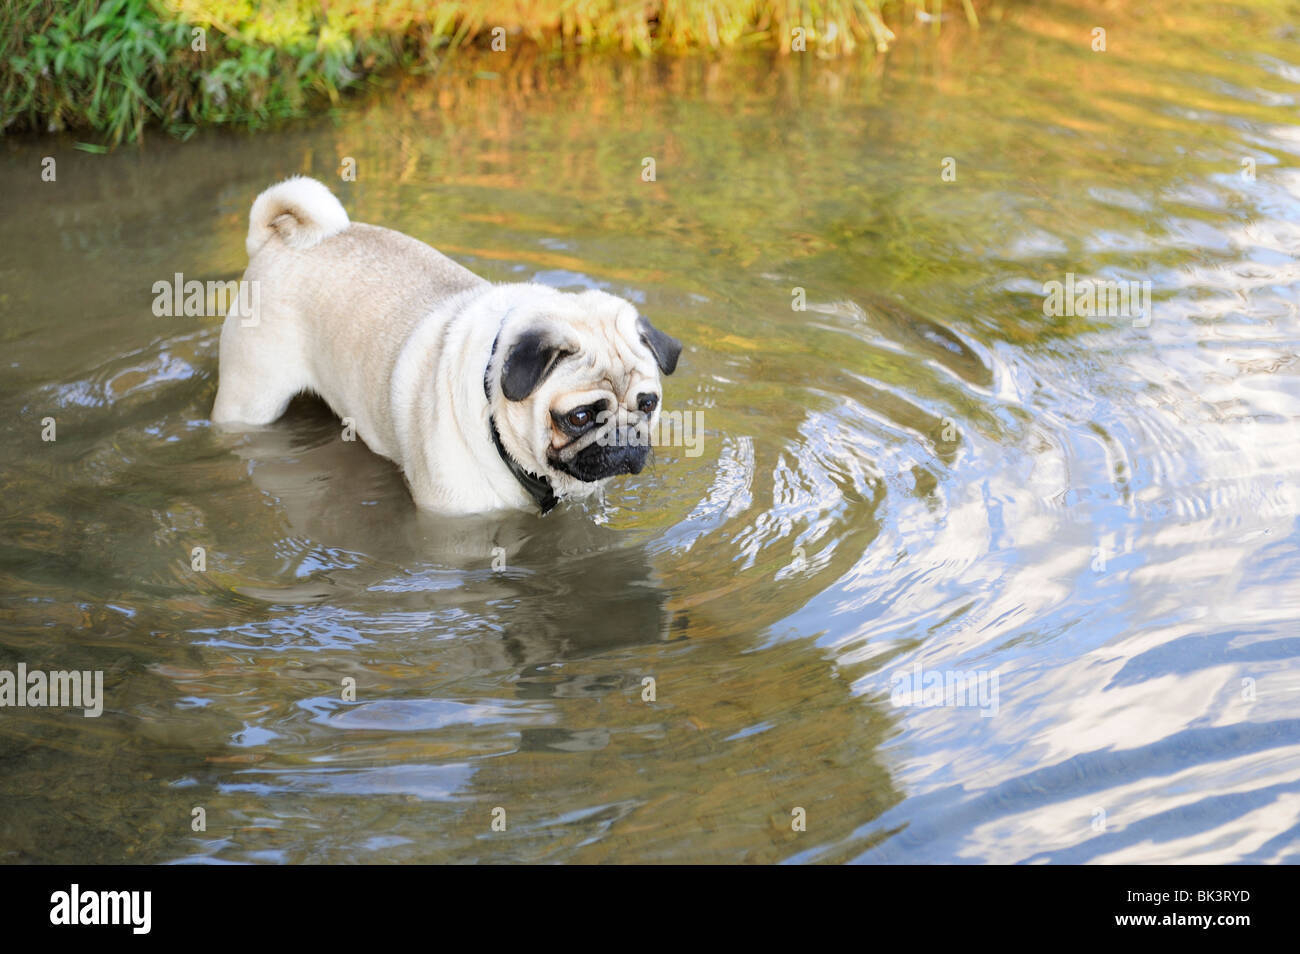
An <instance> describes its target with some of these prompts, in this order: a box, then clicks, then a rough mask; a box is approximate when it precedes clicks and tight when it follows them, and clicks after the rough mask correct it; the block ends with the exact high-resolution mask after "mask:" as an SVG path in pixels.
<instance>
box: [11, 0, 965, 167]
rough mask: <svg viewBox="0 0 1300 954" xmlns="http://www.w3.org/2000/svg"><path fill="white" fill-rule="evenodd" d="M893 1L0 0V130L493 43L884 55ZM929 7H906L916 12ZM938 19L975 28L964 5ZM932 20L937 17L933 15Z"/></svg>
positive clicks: (102, 128)
mask: <svg viewBox="0 0 1300 954" xmlns="http://www.w3.org/2000/svg"><path fill="white" fill-rule="evenodd" d="M918 8H922V9H924V10H929V11H931V12H934V13H938V12H941V11H942V9H943V2H942V0H930V2H929V3H928V4H915V3H900V2H894V0H642V2H636V0H633V2H628V0H514V2H513V3H502V2H500V0H497V2H495V3H492V2H484V0H470V2H458V3H422V2H418V0H347V2H329V0H315V2H309V0H264V2H260V3H259V2H257V0H9V2H7V3H5V4H3V5H2V6H0V129H3V130H4V131H26V130H49V131H57V130H61V129H73V130H78V131H85V132H87V133H88V135H89V137H90V138H93V139H95V140H97V141H100V142H107V143H117V142H121V141H123V140H132V139H135V138H138V137H139V136H140V135H141V134H142V133H143V131H144V129H145V127H146V126H151V125H157V126H161V127H162V128H164V129H166V130H168V131H169V132H171V133H173V134H179V135H184V134H186V133H187V132H188V131H190V130H192V129H194V128H195V127H196V126H198V125H201V124H207V123H238V124H245V125H256V124H259V123H262V122H266V121H268V120H270V119H273V118H278V117H284V116H292V115H297V114H300V113H302V112H305V111H306V110H308V109H310V108H313V107H315V106H318V105H320V104H323V103H329V102H332V101H337V99H338V98H339V96H340V94H341V93H343V92H344V91H346V90H348V89H351V88H353V87H356V86H357V85H359V84H362V83H365V82H366V81H367V79H368V78H370V77H373V76H376V75H379V74H382V73H385V72H389V71H394V70H406V71H420V70H428V69H432V68H436V66H437V65H438V63H439V62H441V60H442V58H444V57H446V56H448V55H451V54H452V53H453V52H454V51H455V50H457V49H460V48H463V47H466V46H473V47H478V48H481V49H483V50H486V51H500V48H501V47H502V46H504V47H505V53H507V54H508V53H509V52H510V51H511V50H514V49H516V48H517V47H518V46H519V45H521V44H532V45H536V46H538V47H541V48H542V49H544V50H573V49H621V50H624V51H627V52H630V53H634V54H641V55H650V54H654V53H659V52H679V51H685V50H692V49H707V48H724V47H761V48H768V49H772V50H779V51H783V52H786V53H790V52H796V53H807V54H810V55H811V54H816V55H821V56H837V55H843V54H847V53H850V52H852V51H854V50H855V49H858V48H860V47H862V46H864V45H865V46H867V47H874V48H876V49H880V50H883V49H886V48H887V47H888V45H889V43H890V42H891V41H892V40H893V39H894V33H893V31H892V30H891V28H890V26H889V25H888V23H891V22H892V23H894V24H895V25H897V24H898V23H899V22H909V23H910V22H914V21H915V20H916V19H917V16H916V14H917V10H918ZM928 15H930V14H927V13H924V12H923V13H922V16H923V17H925V16H928ZM946 19H947V20H948V21H949V22H950V23H951V22H952V21H960V22H969V23H970V24H971V25H975V24H977V22H978V21H977V19H976V13H975V9H974V7H973V6H972V0H949V2H948V11H947V15H946ZM933 22H934V25H935V27H938V25H939V20H938V19H935V20H933Z"/></svg>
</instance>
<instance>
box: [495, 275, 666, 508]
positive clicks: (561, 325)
mask: <svg viewBox="0 0 1300 954" xmlns="http://www.w3.org/2000/svg"><path fill="white" fill-rule="evenodd" d="M534 289H535V291H534ZM529 291H530V293H529V294H528V295H527V297H526V298H524V296H521V298H523V300H522V301H521V303H520V304H518V305H516V306H515V307H514V308H513V309H512V311H511V313H510V314H509V316H508V317H507V319H506V320H505V322H504V323H503V325H502V328H501V333H500V336H499V337H498V338H497V346H496V351H495V353H494V354H493V356H492V361H491V363H490V364H489V366H488V384H489V387H488V395H489V406H490V409H491V412H492V415H493V418H494V420H495V421H496V426H497V429H498V431H499V433H500V436H501V443H502V445H503V446H504V447H505V449H506V452H507V453H508V454H510V456H511V457H512V458H513V459H514V460H515V462H516V463H518V464H519V465H520V466H521V467H522V468H523V469H524V470H526V471H528V472H530V473H532V474H535V475H537V476H538V477H545V478H547V479H548V480H549V481H550V483H551V486H552V488H553V489H554V492H555V494H556V496H558V497H580V496H586V495H587V494H590V493H592V492H594V491H595V490H597V489H598V488H599V487H600V486H602V485H603V483H604V482H605V481H607V480H608V479H609V478H611V477H615V476H617V475H619V474H637V473H640V472H641V469H642V468H643V467H644V466H645V463H646V459H647V457H648V456H649V453H650V436H651V434H652V433H653V432H654V430H655V428H656V427H657V424H658V419H659V410H660V406H661V405H662V403H663V388H662V386H661V384H660V374H661V373H662V374H665V375H667V374H672V373H673V370H674V369H675V368H676V367H677V358H678V355H680V354H681V350H682V346H681V343H680V342H678V341H677V340H676V339H674V338H671V337H669V336H668V335H666V334H664V333H663V332H662V331H660V330H658V329H657V328H655V327H654V326H653V325H651V324H650V322H649V321H647V320H646V319H645V318H643V317H641V316H640V315H638V314H637V310H636V308H635V307H633V306H632V304H631V303H630V302H627V301H625V300H624V299H622V298H618V297H615V296H614V295H609V294H606V293H605V292H600V291H587V292H581V293H578V294H573V293H567V292H559V291H556V290H554V289H549V288H543V287H541V286H529Z"/></svg>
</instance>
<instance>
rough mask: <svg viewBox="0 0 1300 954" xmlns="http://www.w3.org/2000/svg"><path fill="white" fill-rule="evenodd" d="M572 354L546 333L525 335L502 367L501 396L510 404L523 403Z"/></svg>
mask: <svg viewBox="0 0 1300 954" xmlns="http://www.w3.org/2000/svg"><path fill="white" fill-rule="evenodd" d="M571 354H573V349H572V348H567V347H565V346H564V345H563V344H561V343H560V342H557V341H555V340H554V339H553V338H551V337H550V336H548V335H547V334H546V332H544V331H525V332H524V333H523V334H521V335H520V336H519V337H518V338H517V339H515V343H514V344H512V345H511V346H510V351H509V353H507V354H506V359H505V361H504V362H502V364H501V393H502V394H504V395H505V396H506V399H507V400H510V401H522V400H523V399H524V398H526V397H528V395H530V394H532V393H533V392H534V391H536V390H537V386H538V385H539V384H541V383H542V382H543V381H544V380H546V376H547V375H548V374H550V373H551V370H552V369H553V368H554V367H555V363H556V362H557V361H559V360H560V359H561V358H564V357H567V356H568V355H571Z"/></svg>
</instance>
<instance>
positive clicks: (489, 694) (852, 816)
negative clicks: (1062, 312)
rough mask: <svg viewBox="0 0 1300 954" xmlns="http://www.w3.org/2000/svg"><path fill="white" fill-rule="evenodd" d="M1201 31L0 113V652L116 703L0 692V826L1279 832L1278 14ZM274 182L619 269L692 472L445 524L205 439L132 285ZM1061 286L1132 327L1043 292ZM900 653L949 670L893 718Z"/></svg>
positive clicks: (495, 836) (368, 857) (1293, 321)
mask: <svg viewBox="0 0 1300 954" xmlns="http://www.w3.org/2000/svg"><path fill="white" fill-rule="evenodd" d="M1213 9H1214V8H1211V7H1209V6H1203V5H1200V4H1198V3H1191V4H1184V5H1180V7H1179V9H1178V10H1177V11H1169V10H1161V11H1159V12H1154V13H1149V14H1145V15H1143V14H1139V13H1133V12H1115V11H1111V12H1109V13H1108V14H1107V17H1108V20H1107V23H1108V39H1109V42H1108V50H1107V51H1106V52H1105V53H1094V52H1093V51H1092V50H1091V49H1090V48H1089V31H1090V29H1091V27H1092V26H1093V23H1092V22H1091V20H1090V19H1089V17H1088V15H1087V14H1086V13H1082V12H1072V11H1070V10H1068V9H1065V8H1060V7H1055V6H1047V7H1038V8H1036V9H1033V10H1025V9H1020V8H1018V7H1013V8H1011V9H1010V10H1009V11H1008V12H1007V14H1006V16H1005V18H1004V19H1003V21H1002V22H1001V23H1000V24H987V25H986V29H985V30H984V31H982V33H981V34H980V35H979V37H978V38H975V39H971V38H970V37H969V36H968V35H967V34H966V31H965V29H964V28H962V29H951V30H948V29H945V31H944V32H943V33H942V34H941V35H940V37H939V38H938V39H937V40H934V39H932V38H931V37H930V36H929V34H928V33H925V32H921V33H916V32H912V33H909V34H907V35H905V36H904V38H903V40H902V42H901V43H900V44H899V46H898V48H897V49H896V50H895V51H894V52H893V53H892V54H891V56H890V58H889V59H888V60H886V61H883V62H875V61H871V60H864V61H862V62H858V63H840V62H826V61H823V60H820V59H817V58H816V57H814V56H812V55H808V56H805V57H802V58H793V59H791V60H788V61H775V60H768V59H766V58H763V57H752V58H751V57H746V56H733V57H727V58H724V59H721V60H714V59H686V60H681V61H665V62H657V63H649V64H647V63H640V62H628V61H623V60H609V59H600V58H587V59H576V60H574V61H570V62H553V61H548V60H544V59H537V58H534V57H532V56H530V55H528V54H522V55H520V57H519V58H518V59H517V60H516V61H514V62H512V63H510V64H508V65H507V64H505V63H504V61H503V60H492V61H490V62H489V64H488V65H487V66H482V65H481V64H472V65H469V66H467V67H466V68H465V69H463V70H462V71H460V72H458V73H457V74H456V75H453V76H448V77H444V78H442V79H440V80H436V81H434V82H428V81H424V82H420V83H411V84H408V85H406V86H404V87H403V88H402V89H401V90H400V93H399V95H395V96H391V97H388V98H384V97H376V98H375V99H373V100H366V101H360V102H355V103H353V104H350V105H349V106H348V107H347V108H346V109H344V110H343V111H342V112H341V113H340V114H338V115H337V116H334V117H330V118H327V119H323V120H318V121H312V122H308V123H299V124H295V125H290V126H287V127H284V128H280V129H276V130H272V131H266V132H261V133H257V134H252V135H246V134H241V133H231V132H222V131H217V132H205V133H201V134H199V135H198V136H196V137H195V138H194V139H192V140H191V141H189V142H187V143H176V142H171V141H164V140H162V139H161V138H158V137H154V138H152V139H150V140H149V141H148V142H147V143H146V145H145V147H144V148H142V149H122V150H120V151H118V152H116V153H114V154H112V155H109V156H94V155H88V154H86V153H84V152H80V151H77V150H75V149H74V148H73V147H72V141H71V140H66V141H65V140H54V139H41V140H13V139H10V140H9V141H7V142H6V143H5V144H4V147H3V153H2V156H3V158H2V159H0V162H2V163H3V180H2V182H0V196H2V201H3V208H4V222H5V229H4V234H5V240H4V243H3V247H2V250H0V279H2V281H0V289H3V290H2V291H0V314H3V324H2V328H3V337H4V367H5V374H4V378H3V390H2V391H0V437H2V440H0V444H2V446H3V447H4V449H5V450H4V468H3V483H2V484H0V489H2V490H3V493H2V494H0V499H2V501H3V503H0V515H2V532H0V541H2V544H0V546H2V549H0V581H2V583H0V594H2V595H3V616H2V617H0V618H2V619H3V626H2V627H0V668H9V669H13V668H14V667H15V666H16V665H17V663H19V662H23V663H25V664H26V665H27V666H28V667H29V668H32V669H47V670H48V669H69V668H74V667H75V668H78V669H90V670H94V669H99V670H102V671H103V672H104V681H105V690H104V691H105V711H104V714H103V715H102V716H101V717H100V718H98V719H87V718H83V717H82V715H81V713H80V711H79V710H73V711H68V710H64V709H30V708H25V709H5V710H3V712H0V764H2V765H3V771H0V804H2V805H3V811H0V859H3V860H4V861H6V862H20V861H92V862H105V861H144V862H176V861H188V862H194V861H207V862H215V861H224V862H230V861H235V862H346V861H362V862H374V861H471V860H472V861H505V860H512V861H545V862H553V861H570V862H601V861H610V860H620V861H623V860H638V861H652V862H654V861H750V862H772V861H800V862H802V861H846V860H860V861H867V862H940V861H941V862H974V861H991V862H1025V861H1030V862H1042V861H1054V862H1164V861H1197V862H1226V861H1296V860H1297V859H1300V854H1297V843H1298V842H1300V828H1298V827H1297V816H1298V815H1300V715H1298V713H1297V703H1298V702H1300V673H1297V671H1296V662H1297V659H1300V638H1297V635H1296V619H1297V610H1298V609H1300V586H1297V582H1296V581H1297V579H1298V578H1300V538H1298V536H1297V522H1296V517H1297V514H1300V484H1298V482H1297V478H1298V477H1300V442H1298V441H1297V439H1296V433H1297V432H1296V425H1297V422H1298V421H1300V377H1298V376H1297V373H1298V372H1300V359H1298V358H1297V355H1298V353H1300V351H1298V346H1300V317H1298V315H1297V309H1296V286H1297V282H1300V265H1298V264H1297V260H1296V250H1297V248H1300V132H1298V131H1297V129H1298V127H1297V125H1296V122H1295V120H1296V105H1297V98H1298V97H1300V48H1298V47H1297V45H1296V43H1297V39H1298V37H1297V34H1296V31H1295V30H1294V28H1293V27H1290V26H1288V25H1286V24H1285V22H1284V21H1283V19H1282V18H1281V17H1280V15H1279V16H1278V17H1277V18H1276V19H1275V18H1273V17H1272V15H1271V14H1269V13H1267V12H1264V13H1259V12H1253V13H1246V12H1242V13H1240V14H1239V16H1238V17H1237V19H1236V20H1235V21H1233V23H1232V24H1231V29H1228V28H1227V26H1225V21H1223V20H1222V19H1219V20H1216V19H1214V18H1213V17H1212V16H1211V11H1212V10H1213ZM1218 15H1219V16H1220V17H1222V16H1224V14H1223V13H1222V9H1221V8H1220V12H1219V14H1218ZM1157 41H1158V42H1157ZM47 155H49V156H53V157H54V158H55V159H56V161H57V181H56V182H55V183H42V182H41V181H40V179H39V170H40V161H41V157H43V156H47ZM343 157H351V158H353V159H355V160H356V166H357V181H356V182H355V183H345V182H341V181H340V180H339V178H338V165H339V162H340V161H341V159H342V158H343ZM646 157H651V158H653V159H654V160H655V171H656V181H654V182H644V181H642V179H641V172H642V169H643V163H642V160H643V159H644V158H646ZM945 157H951V158H952V159H954V160H955V163H956V165H955V171H956V178H955V181H944V179H943V176H942V172H943V168H944V165H943V164H944V159H945ZM1243 159H1250V160H1253V165H1254V173H1255V174H1254V178H1253V181H1252V180H1251V179H1250V178H1249V177H1248V175H1247V173H1248V172H1249V171H1250V169H1249V168H1248V167H1246V166H1243V164H1242V160H1243ZM297 172H306V173H311V174H315V175H317V176H319V177H321V178H322V179H326V180H327V181H330V182H331V183H333V184H334V187H335V188H336V189H337V190H338V192H339V193H340V195H341V196H342V197H343V198H344V201H345V203H346V205H347V206H348V208H349V211H350V212H351V214H352V215H353V217H354V218H355V219H357V220H360V221H368V222H374V223H379V224H383V225H387V226H391V227H394V228H398V229H401V230H403V231H406V232H409V233H411V234H413V235H416V236H419V237H421V238H423V239H425V240H427V241H430V242H431V243H433V244H434V245H436V246H437V247H438V248H440V249H442V250H443V251H444V252H447V253H448V254H450V255H452V256H453V257H455V258H457V259H458V260H459V261H461V262H463V263H465V264H466V265H468V266H469V267H470V268H473V269H474V270H476V271H478V272H479V273H481V274H483V275H485V276H487V277H489V278H491V279H493V280H498V281H502V280H523V279H530V280H539V281H543V282H546V283H549V284H552V285H557V286H560V287H564V288H583V287H599V288H605V289H608V290H611V291H613V292H616V293H618V294H622V295H625V296H627V297H629V298H631V299H632V300H634V301H636V302H637V303H638V305H639V307H640V308H641V309H642V311H643V312H644V313H645V314H647V315H648V316H649V317H651V319H652V320H653V321H654V322H655V324H656V325H658V326H659V327H661V328H663V329H664V330H666V331H668V332H670V333H672V334H674V335H676V336H677V337H679V338H680V339H681V340H683V341H684V342H685V343H686V346H687V348H686V352H685V354H684V356H683V360H682V363H681V366H680V369H679V371H678V373H677V374H676V375H674V376H673V377H671V378H668V379H666V393H665V404H666V407H667V408H669V409H677V410H682V411H686V412H690V413H692V414H694V413H695V412H698V413H699V415H700V419H701V420H702V422H703V425H704V440H703V444H702V447H701V453H699V455H698V456H692V455H691V454H690V452H689V449H688V448H684V447H664V448H660V450H659V451H658V453H657V459H656V462H655V465H654V466H653V467H652V468H650V469H648V470H647V471H645V472H644V473H642V474H641V475H639V476H637V477H631V478H624V479H621V480H620V481H619V482H618V483H617V484H616V485H615V487H614V489H613V491H612V492H611V493H610V494H609V496H608V498H607V499H606V500H605V501H604V503H603V504H595V505H592V506H590V507H588V508H583V507H569V508H564V509H562V510H559V511H556V512H555V513H553V514H552V515H550V516H548V517H546V518H538V517H535V516H531V515H517V516H511V517H498V518H494V519H483V520H458V521H448V520H445V519H439V518H436V517H430V516H427V515H421V514H419V513H417V512H416V511H415V510H414V509H413V507H412V505H411V503H410V500H409V498H408V496H407V494H406V491H405V489H404V487H403V484H402V481H401V478H400V476H399V475H398V474H397V473H396V472H395V470H394V469H393V467H392V466H391V465H389V464H388V463H387V462H385V461H383V460H381V459H379V458H377V457H375V456H374V455H372V454H370V453H369V452H368V451H367V450H366V449H365V448H364V447H363V446H361V445H359V444H357V443H349V442H344V441H343V440H341V434H340V427H339V424H338V422H337V421H336V420H335V419H334V418H333V417H332V416H331V415H330V414H329V413H328V411H327V410H324V409H323V408H321V407H320V406H319V405H316V404H313V403H312V402H311V401H309V400H302V401H299V402H298V403H296V404H295V406H294V407H293V408H292V409H291V412H290V414H289V415H288V416H287V417H286V418H285V419H284V420H283V421H281V422H279V423H277V424H276V425H274V426H272V427H269V428H266V429H264V430H261V431H258V432H256V433H253V434H250V435H247V436H244V437H232V436H229V435H222V434H218V433H216V432H215V431H214V430H213V428H212V427H211V426H210V425H209V423H208V421H207V419H206V418H207V414H208V411H209V410H210V407H211V402H212V398H213V395H214V392H215V388H216V374H217V360H216V359H217V341H218V333H219V321H216V320H212V319H201V318H158V317H155V316H154V315H153V313H152V310H151V303H152V301H153V293H152V285H153V283H154V282H157V281H160V280H161V281H170V280H171V277H172V275H173V274H174V273H175V272H183V273H185V276H186V277H187V278H199V279H201V280H208V279H214V280H215V279H225V278H234V277H237V276H238V275H239V273H240V272H241V271H242V268H243V266H244V264H245V259H244V252H243V235H244V230H245V226H246V216H247V211H248V206H249V204H250V202H251V199H252V198H253V196H254V195H255V194H256V193H257V192H258V191H259V190H260V189H262V188H264V187H265V186H266V185H267V184H269V183H270V182H272V181H274V180H276V179H277V178H279V177H281V176H284V175H287V174H291V173H297ZM1070 273H1073V274H1074V275H1075V276H1076V278H1077V279H1080V280H1081V279H1083V278H1085V277H1092V278H1099V279H1109V280H1122V281H1138V282H1141V281H1150V282H1151V283H1152V284H1151V295H1152V299H1153V308H1152V312H1151V316H1150V317H1151V320H1150V323H1149V325H1146V326H1144V325H1145V322H1144V321H1143V320H1142V319H1141V318H1139V319H1138V320H1137V321H1136V322H1135V321H1134V319H1133V318H1131V317H1122V316H1115V315H1112V316H1101V317H1087V316H1077V315H1076V316H1073V317H1067V316H1047V315H1044V313H1043V285H1044V283H1045V282H1050V281H1061V282H1065V281H1066V280H1067V275H1068V274H1070ZM796 288H802V289H803V290H804V292H803V295H804V296H805V298H806V305H807V307H806V310H803V311H799V310H795V309H794V308H793V307H792V303H793V302H795V300H796V295H797V293H796V292H795V291H794V289H796ZM46 417H53V418H55V421H56V426H57V440H55V441H53V442H46V441H42V439H41V430H42V423H41V422H42V419H43V418H46ZM195 547H203V548H204V551H205V554H206V570H205V571H202V572H199V571H196V570H194V569H192V557H191V554H192V551H193V548H195ZM496 547H500V548H502V549H501V550H497V551H494V548H496ZM494 552H496V553H498V554H501V553H504V555H505V556H504V561H505V563H504V566H503V567H501V568H498V569H494V567H493V553H494ZM499 562H500V561H498V563H499ZM918 666H919V667H920V669H921V671H922V672H923V673H929V672H935V673H939V674H940V675H943V674H945V673H950V672H958V671H959V672H974V673H980V674H982V675H981V676H980V677H979V678H980V679H981V680H982V681H981V682H980V688H982V689H983V690H984V691H985V695H984V696H982V697H978V696H977V697H975V698H974V699H973V700H972V699H967V700H965V701H967V702H974V703H975V704H970V705H955V706H925V705H910V704H909V705H896V704H895V703H896V702H908V701H912V700H910V697H909V698H903V697H901V696H900V695H899V694H897V693H895V692H894V690H895V689H896V687H897V679H896V676H897V675H898V674H900V673H902V674H911V673H913V672H914V671H915V668H916V667H918ZM647 678H652V679H653V680H654V683H653V687H654V701H646V699H645V698H644V697H645V696H646V695H648V694H649V693H648V689H647V684H646V683H645V680H646V679H647ZM994 678H996V686H994V684H993V682H992V680H993V679H994ZM347 679H351V680H355V686H356V699H355V701H345V699H344V697H343V687H344V681H345V680H347ZM994 688H996V692H995V693H994V692H993V691H992V690H993V689H994ZM891 696H892V698H891ZM919 701H924V697H922V698H921V700H919ZM953 701H963V700H961V699H955V700H953ZM198 807H201V808H203V809H204V812H205V813H206V815H205V817H206V830H203V831H195V830H194V824H195V823H194V821H193V819H194V809H196V808H198ZM497 808H501V809H504V813H505V820H506V829H505V830H504V831H494V830H493V829H492V822H493V817H494V815H493V810H494V809H497ZM796 808H801V809H803V810H804V812H805V813H806V819H807V821H806V830H805V831H794V830H792V827H793V826H792V818H793V816H792V812H793V811H794V810H795V809H796ZM497 817H500V814H499V813H498V816H497Z"/></svg>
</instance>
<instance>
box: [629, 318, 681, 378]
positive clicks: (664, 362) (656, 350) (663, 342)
mask: <svg viewBox="0 0 1300 954" xmlns="http://www.w3.org/2000/svg"><path fill="white" fill-rule="evenodd" d="M636 327H637V330H638V331H640V332H641V341H642V343H643V344H644V345H645V346H646V347H647V348H649V349H650V353H651V354H653V355H654V356H655V361H656V362H658V364H659V370H660V371H662V372H663V373H664V374H672V373H673V372H674V371H676V370H677V358H678V356H679V355H680V354H681V353H682V343H681V342H680V341H678V340H677V339H676V338H674V337H672V336H671V335H666V334H664V333H663V332H662V331H660V330H659V329H658V328H656V327H655V326H654V325H652V324H650V322H648V321H646V320H645V318H644V316H643V317H640V318H637V320H636Z"/></svg>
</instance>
